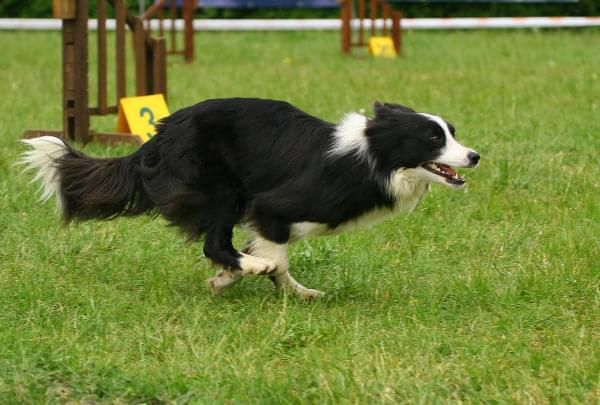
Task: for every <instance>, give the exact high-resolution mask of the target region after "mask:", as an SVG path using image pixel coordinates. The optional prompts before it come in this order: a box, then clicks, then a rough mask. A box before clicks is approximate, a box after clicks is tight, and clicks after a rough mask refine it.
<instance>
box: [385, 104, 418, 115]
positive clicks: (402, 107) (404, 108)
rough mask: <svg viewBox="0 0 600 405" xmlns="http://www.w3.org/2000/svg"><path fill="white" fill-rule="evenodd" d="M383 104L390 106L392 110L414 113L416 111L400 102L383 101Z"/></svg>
mask: <svg viewBox="0 0 600 405" xmlns="http://www.w3.org/2000/svg"><path fill="white" fill-rule="evenodd" d="M383 105H384V106H386V107H389V108H391V109H392V110H398V111H402V112H404V113H414V112H416V111H415V110H413V109H412V108H410V107H407V106H405V105H402V104H395V103H383Z"/></svg>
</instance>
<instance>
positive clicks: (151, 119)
mask: <svg viewBox="0 0 600 405" xmlns="http://www.w3.org/2000/svg"><path fill="white" fill-rule="evenodd" d="M146 113H147V114H148V125H152V128H154V125H155V124H156V123H155V122H154V113H153V112H152V110H151V109H149V108H148V107H142V108H141V109H140V117H142V118H144V115H146ZM146 136H148V138H151V137H153V136H154V134H153V133H150V132H146Z"/></svg>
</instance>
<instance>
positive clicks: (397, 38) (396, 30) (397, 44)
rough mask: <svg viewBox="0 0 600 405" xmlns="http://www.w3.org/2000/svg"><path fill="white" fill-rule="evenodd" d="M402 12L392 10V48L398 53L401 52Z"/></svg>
mask: <svg viewBox="0 0 600 405" xmlns="http://www.w3.org/2000/svg"><path fill="white" fill-rule="evenodd" d="M401 20H402V13H401V12H399V11H393V12H392V40H393V41H394V48H396V53H397V54H398V55H400V54H401V53H402V26H401Z"/></svg>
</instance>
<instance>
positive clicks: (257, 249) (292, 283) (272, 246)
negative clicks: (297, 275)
mask: <svg viewBox="0 0 600 405" xmlns="http://www.w3.org/2000/svg"><path fill="white" fill-rule="evenodd" d="M248 251H249V252H250V253H252V255H256V256H259V257H265V258H268V259H271V260H272V261H273V262H275V263H276V265H277V270H276V271H275V272H274V273H273V274H272V275H270V276H269V278H270V279H271V281H273V283H274V284H275V286H276V287H277V289H278V290H280V291H286V292H288V293H291V294H295V295H297V296H298V297H300V298H304V299H312V298H317V297H320V296H323V295H324V294H323V293H322V292H321V291H318V290H313V289H310V288H306V287H304V286H303V285H302V284H300V283H299V282H297V281H296V280H294V278H293V277H292V275H291V274H290V272H289V260H288V244H287V243H275V242H272V241H270V240H267V239H265V238H263V237H261V236H260V235H255V236H254V237H253V238H252V239H251V240H250V241H249V243H248Z"/></svg>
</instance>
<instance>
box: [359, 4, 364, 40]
mask: <svg viewBox="0 0 600 405" xmlns="http://www.w3.org/2000/svg"><path fill="white" fill-rule="evenodd" d="M358 24H359V25H358V43H359V45H361V46H362V45H364V44H365V27H364V24H365V0H358Z"/></svg>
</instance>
